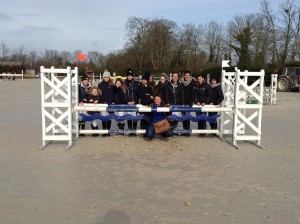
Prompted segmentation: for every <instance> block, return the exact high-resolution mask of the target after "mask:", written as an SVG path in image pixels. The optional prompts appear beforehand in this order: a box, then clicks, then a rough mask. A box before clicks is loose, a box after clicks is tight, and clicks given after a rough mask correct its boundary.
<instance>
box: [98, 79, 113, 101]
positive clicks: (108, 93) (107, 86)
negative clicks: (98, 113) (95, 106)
mask: <svg viewBox="0 0 300 224" xmlns="http://www.w3.org/2000/svg"><path fill="white" fill-rule="evenodd" d="M98 88H99V89H100V90H101V92H102V97H101V103H106V104H112V103H113V101H114V93H113V85H112V84H111V82H104V81H102V82H100V83H99V84H98Z"/></svg>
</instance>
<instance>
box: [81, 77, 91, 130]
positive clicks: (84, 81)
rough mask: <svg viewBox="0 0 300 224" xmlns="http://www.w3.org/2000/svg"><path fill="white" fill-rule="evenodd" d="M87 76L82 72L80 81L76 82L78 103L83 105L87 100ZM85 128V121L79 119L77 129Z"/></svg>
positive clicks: (88, 88)
mask: <svg viewBox="0 0 300 224" xmlns="http://www.w3.org/2000/svg"><path fill="white" fill-rule="evenodd" d="M89 90H90V87H89V77H88V76H87V75H86V74H83V76H82V77H81V82H80V83H79V84H78V96H79V104H80V105H83V104H84V103H87V102H88V93H89ZM84 129H85V121H83V120H82V118H81V120H79V130H84ZM80 136H84V134H80Z"/></svg>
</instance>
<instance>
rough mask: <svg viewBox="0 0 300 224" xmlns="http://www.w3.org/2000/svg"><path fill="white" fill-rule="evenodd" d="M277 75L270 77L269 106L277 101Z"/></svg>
mask: <svg viewBox="0 0 300 224" xmlns="http://www.w3.org/2000/svg"><path fill="white" fill-rule="evenodd" d="M277 77H278V75H277V74H272V75H271V86H270V94H271V99H270V101H271V105H273V104H276V99H277Z"/></svg>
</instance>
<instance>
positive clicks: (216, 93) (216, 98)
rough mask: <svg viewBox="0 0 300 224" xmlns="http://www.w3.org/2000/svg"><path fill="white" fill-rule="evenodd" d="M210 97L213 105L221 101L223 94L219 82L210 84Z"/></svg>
mask: <svg viewBox="0 0 300 224" xmlns="http://www.w3.org/2000/svg"><path fill="white" fill-rule="evenodd" d="M211 87H212V98H211V103H212V104H213V105H219V104H221V103H222V101H223V100H224V94H223V91H222V88H221V85H220V83H218V84H216V85H212V86H211Z"/></svg>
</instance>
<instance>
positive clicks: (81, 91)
mask: <svg viewBox="0 0 300 224" xmlns="http://www.w3.org/2000/svg"><path fill="white" fill-rule="evenodd" d="M89 89H90V88H88V87H87V88H85V87H83V86H81V83H79V84H78V98H79V102H78V103H80V102H83V103H86V102H87V99H88V92H89Z"/></svg>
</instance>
